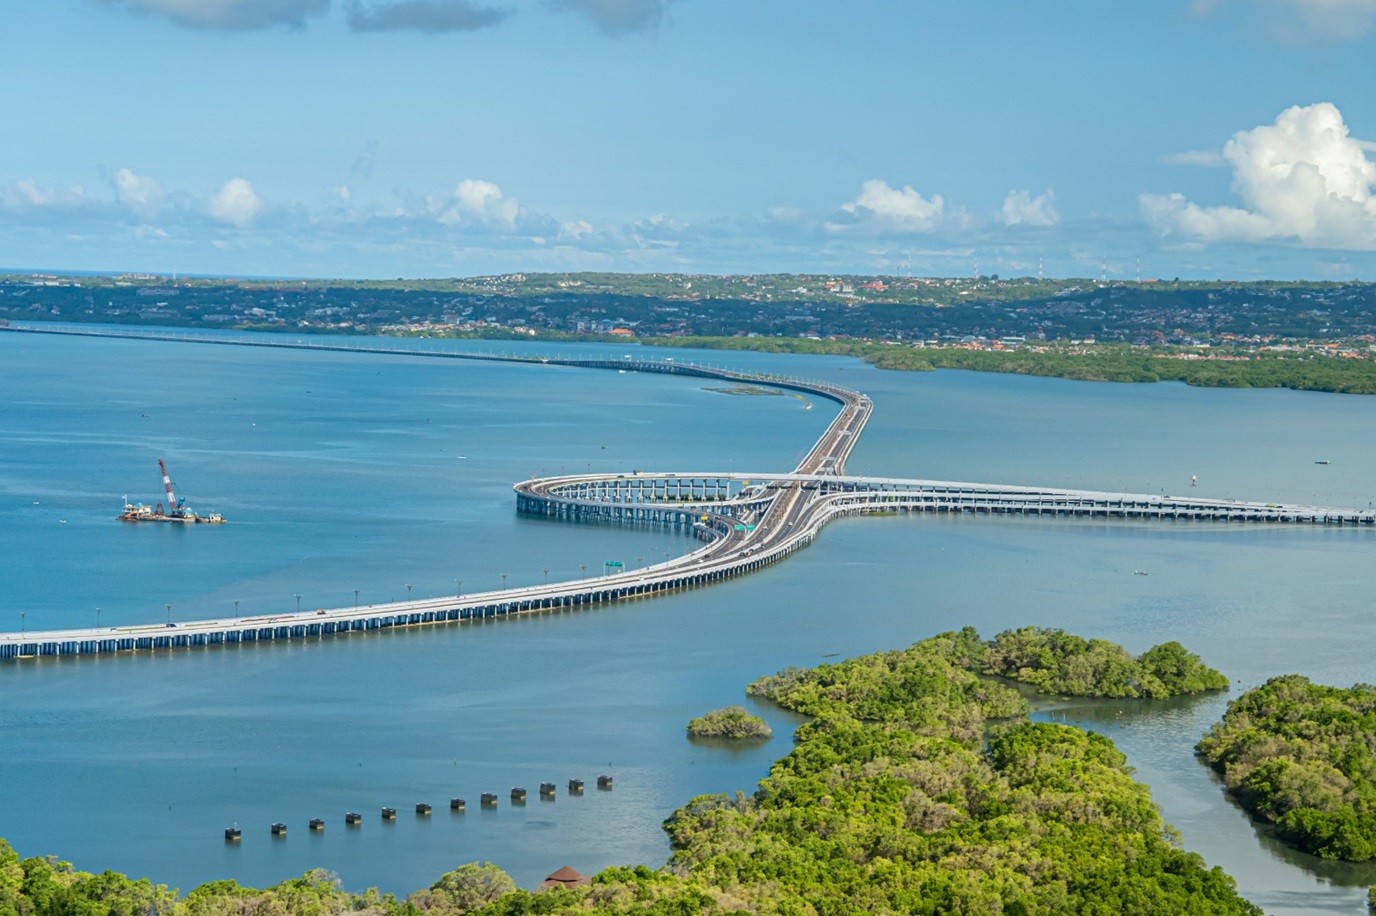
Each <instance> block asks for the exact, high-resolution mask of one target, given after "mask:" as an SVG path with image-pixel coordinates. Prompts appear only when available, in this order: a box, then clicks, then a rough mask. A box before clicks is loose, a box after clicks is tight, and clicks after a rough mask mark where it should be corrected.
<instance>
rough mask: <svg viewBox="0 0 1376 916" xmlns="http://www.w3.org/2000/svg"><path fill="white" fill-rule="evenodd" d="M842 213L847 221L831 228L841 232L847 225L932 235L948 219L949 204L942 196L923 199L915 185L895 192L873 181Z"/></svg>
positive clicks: (866, 183)
mask: <svg viewBox="0 0 1376 916" xmlns="http://www.w3.org/2000/svg"><path fill="white" fill-rule="evenodd" d="M841 212H842V213H843V214H845V215H846V217H847V219H846V221H845V222H842V223H833V224H830V225H832V226H834V227H836V228H838V229H839V228H841V227H843V226H845V225H846V224H847V223H848V224H850V225H868V226H870V227H872V228H875V229H880V230H891V231H895V230H896V231H898V232H931V231H932V230H934V229H935V228H936V227H937V225H938V224H939V223H940V222H941V220H942V217H943V216H944V215H945V212H946V201H945V200H944V199H943V198H942V196H941V195H940V194H933V195H932V196H931V197H930V198H928V197H923V196H922V195H921V194H919V193H917V191H915V190H913V186H912V185H907V184H905V185H904V186H903V187H902V188H894V187H890V186H889V183H888V182H887V181H883V180H882V179H878V178H874V179H871V180H869V181H866V182H865V183H864V184H862V185H861V186H860V193H859V195H858V196H856V198H855V200H852V201H850V202H848V203H844V204H842V205H841Z"/></svg>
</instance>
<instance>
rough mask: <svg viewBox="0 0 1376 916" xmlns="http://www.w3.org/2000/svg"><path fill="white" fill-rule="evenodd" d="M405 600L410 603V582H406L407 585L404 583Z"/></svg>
mask: <svg viewBox="0 0 1376 916" xmlns="http://www.w3.org/2000/svg"><path fill="white" fill-rule="evenodd" d="M406 600H407V601H410V600H411V583H410V582H407V583H406Z"/></svg>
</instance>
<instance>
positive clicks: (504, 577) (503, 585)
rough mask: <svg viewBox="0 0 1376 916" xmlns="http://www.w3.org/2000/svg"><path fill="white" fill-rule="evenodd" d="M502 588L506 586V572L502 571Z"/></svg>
mask: <svg viewBox="0 0 1376 916" xmlns="http://www.w3.org/2000/svg"><path fill="white" fill-rule="evenodd" d="M502 588H503V589H505V588H506V573H502Z"/></svg>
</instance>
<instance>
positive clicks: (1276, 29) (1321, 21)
mask: <svg viewBox="0 0 1376 916" xmlns="http://www.w3.org/2000/svg"><path fill="white" fill-rule="evenodd" d="M1227 5H1230V4H1229V0H1195V2H1194V4H1193V9H1194V11H1195V12H1196V13H1199V14H1203V15H1207V14H1209V13H1213V12H1216V11H1218V10H1221V9H1222V8H1223V7H1224V6H1227ZM1241 5H1242V6H1244V7H1246V8H1247V9H1248V10H1249V12H1251V13H1259V14H1260V16H1261V21H1262V22H1263V23H1264V24H1265V26H1266V28H1267V29H1269V31H1270V32H1271V35H1272V36H1273V37H1274V38H1276V39H1278V40H1280V41H1287V42H1315V41H1355V40H1356V39H1358V38H1361V37H1362V36H1364V35H1366V34H1367V33H1368V32H1370V31H1371V28H1372V25H1373V24H1376V0H1242V2H1241ZM1249 18H1250V17H1249Z"/></svg>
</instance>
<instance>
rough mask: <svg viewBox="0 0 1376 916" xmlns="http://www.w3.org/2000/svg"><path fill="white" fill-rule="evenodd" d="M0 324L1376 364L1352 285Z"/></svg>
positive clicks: (786, 285)
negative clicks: (1232, 356) (1262, 354)
mask: <svg viewBox="0 0 1376 916" xmlns="http://www.w3.org/2000/svg"><path fill="white" fill-rule="evenodd" d="M0 319H6V320H10V321H63V322H98V323H119V324H147V325H161V326H176V327H191V328H235V329H257V330H269V331H271V330H279V331H281V330H285V331H291V332H294V333H301V332H310V333H356V334H399V333H400V334H423V335H434V336H442V335H449V336H486V337H516V336H537V335H538V336H558V337H586V338H599V339H605V338H611V339H618V338H623V339H643V338H650V339H663V338H682V337H690V338H740V337H745V338H757V337H769V338H790V339H795V340H798V339H801V340H809V339H810V340H816V341H874V342H884V343H888V344H902V345H906V346H909V347H914V348H953V349H967V350H991V351H1008V350H1022V351H1031V352H1036V351H1040V350H1046V349H1054V350H1056V351H1057V352H1073V351H1074V349H1075V348H1079V347H1086V346H1091V345H1095V344H1119V345H1128V346H1133V347H1153V348H1154V347H1183V348H1192V349H1194V350H1206V349H1209V348H1226V349H1227V350H1229V351H1230V352H1233V353H1244V354H1245V353H1247V352H1249V351H1276V352H1287V351H1308V352H1311V353H1319V354H1324V355H1332V356H1343V357H1347V358H1362V359H1370V358H1372V357H1373V356H1376V284H1370V283H1358V282H1331V283H1330V282H1304V281H1300V282H1226V281H1217V282H1202V281H1179V280H1157V279H1145V280H1130V281H1123V280H1104V279H1099V280H1093V279H1064V280H1053V279H1042V278H1036V277H1019V278H1008V279H1004V278H1000V277H998V276H982V277H970V278H930V277H904V276H827V275H814V274H765V275H753V276H706V275H691V274H597V273H571V274H508V275H504V276H492V277H474V278H467V279H436V280H395V281H347V280H280V281H277V280H213V279H202V278H172V277H168V276H158V275H152V274H126V275H120V276H73V275H56V274H27V275H7V276H2V277H0ZM762 343H763V342H762ZM1187 355H1188V354H1187ZM1217 355H1218V357H1222V356H1224V354H1223V353H1219V354H1217Z"/></svg>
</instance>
